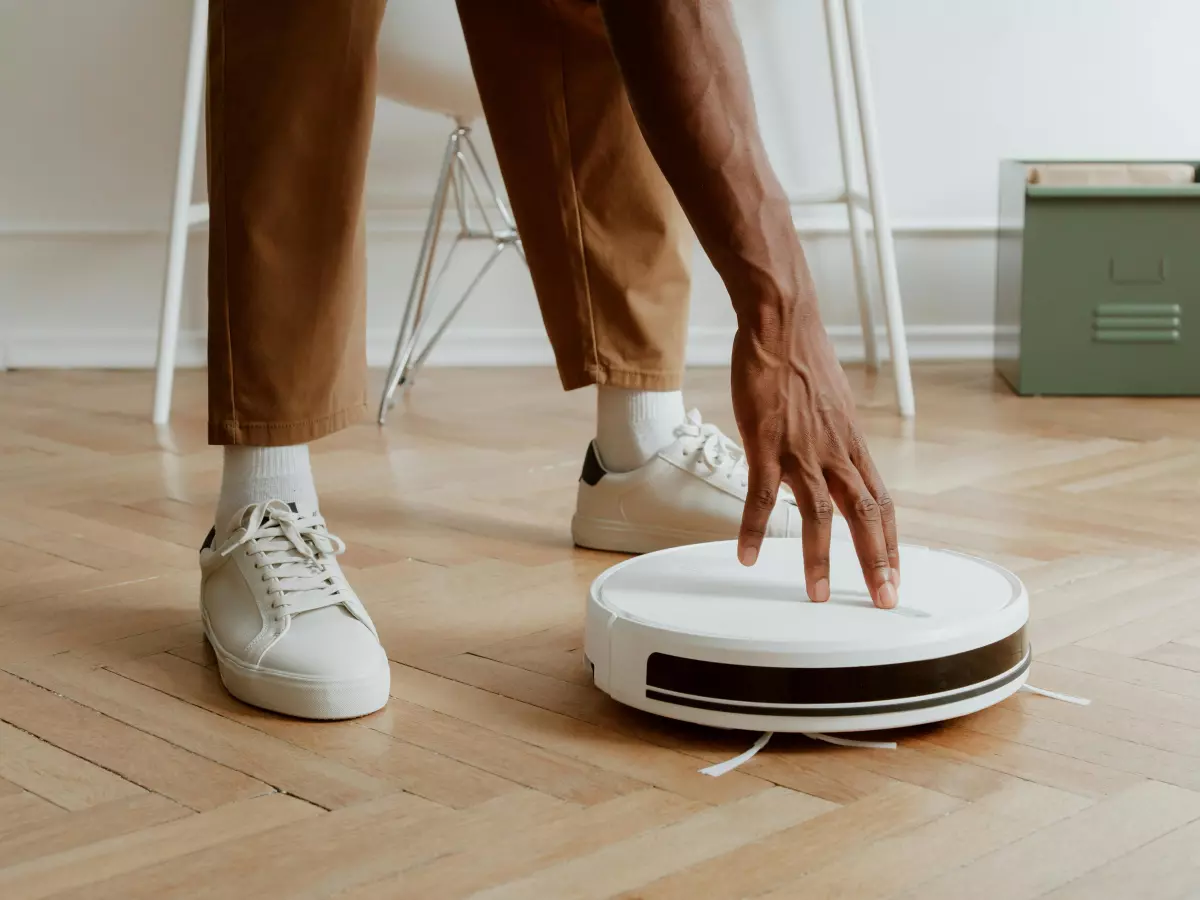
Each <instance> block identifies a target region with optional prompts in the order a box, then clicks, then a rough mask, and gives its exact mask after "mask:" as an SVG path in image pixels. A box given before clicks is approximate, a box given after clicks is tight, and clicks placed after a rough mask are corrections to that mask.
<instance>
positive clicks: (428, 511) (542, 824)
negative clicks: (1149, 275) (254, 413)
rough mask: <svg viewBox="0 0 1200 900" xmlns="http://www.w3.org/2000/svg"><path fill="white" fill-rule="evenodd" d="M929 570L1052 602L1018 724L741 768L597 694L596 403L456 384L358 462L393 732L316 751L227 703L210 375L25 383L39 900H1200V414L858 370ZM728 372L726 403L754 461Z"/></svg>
mask: <svg viewBox="0 0 1200 900" xmlns="http://www.w3.org/2000/svg"><path fill="white" fill-rule="evenodd" d="M853 377H854V379H855V382H856V388H857V389H858V390H859V393H860V396H861V397H862V403H863V407H864V412H863V417H864V421H865V424H866V428H867V431H868V433H869V435H870V438H871V448H872V450H873V452H874V454H875V456H876V459H877V461H878V463H879V465H880V468H881V469H882V471H883V473H884V475H885V478H886V479H887V481H888V484H889V486H890V487H891V489H892V491H893V496H894V497H895V499H896V501H897V504H898V507H899V510H900V523H901V529H902V538H904V539H906V540H909V541H918V542H925V543H929V544H934V545H941V546H950V547H956V548H962V549H966V550H969V551H972V552H975V553H978V554H982V555H986V556H988V557H991V558H993V559H995V560H997V561H999V562H1001V563H1003V564H1004V565H1007V566H1010V567H1012V568H1013V569H1015V570H1017V571H1018V572H1019V573H1020V574H1021V576H1022V577H1023V578H1024V579H1025V581H1026V583H1027V584H1028V586H1029V588H1030V591H1031V593H1032V597H1033V619H1034V622H1033V625H1032V637H1033V641H1034V647H1035V652H1036V654H1037V662H1036V664H1035V666H1034V671H1033V676H1032V678H1031V681H1032V682H1033V683H1035V684H1037V685H1039V686H1041V687H1044V688H1049V689H1053V690H1059V691H1066V692H1069V693H1073V694H1079V695H1083V696H1086V697H1090V698H1092V699H1093V700H1094V701H1095V702H1094V704H1093V705H1092V706H1091V707H1087V708H1081V707H1077V706H1071V705H1067V704H1064V703H1060V702H1056V701H1053V700H1048V699H1043V698H1040V697H1031V696H1025V695H1022V696H1019V697H1016V698H1013V699H1011V700H1009V701H1008V702H1006V703H1004V704H1002V705H1001V706H999V707H997V708H994V709H991V710H989V711H986V712H984V713H981V714H979V715H975V716H972V717H970V718H968V719H966V720H962V721H957V722H953V723H949V724H946V725H942V726H938V727H928V728H921V729H915V730H911V731H907V732H903V733H899V734H897V739H898V740H899V745H900V746H899V749H897V750H895V751H883V750H860V749H842V748H836V747H830V746H826V745H820V744H816V743H813V742H810V741H808V740H806V739H803V738H799V737H792V738H789V737H777V738H776V739H775V740H774V741H772V743H771V744H770V746H769V747H768V749H767V750H766V751H764V753H762V754H761V755H759V756H758V757H757V758H756V759H754V760H753V761H752V762H750V763H749V764H748V765H746V766H745V767H744V768H742V769H740V770H738V771H736V772H733V773H731V774H729V775H727V776H725V777H722V778H717V779H711V778H706V777H703V776H701V775H699V774H697V769H699V768H700V767H702V766H704V765H706V764H707V763H709V762H712V761H716V760H721V759H724V758H727V757H729V756H731V755H733V754H736V753H738V752H740V751H741V750H743V749H745V748H746V746H747V745H748V742H749V740H748V737H747V736H746V735H744V734H736V733H734V734H722V733H719V732H714V731H711V730H705V729H701V728H695V727H690V726H684V725H680V724H676V723H671V722H667V721H663V720H657V719H654V718H652V717H650V716H647V715H642V714H637V713H633V712H631V711H628V710H625V709H622V708H620V707H618V706H617V705H615V704H614V703H612V702H611V701H609V700H608V699H607V698H606V697H604V696H603V695H601V694H600V693H599V692H597V691H596V690H595V689H594V688H592V687H591V686H589V685H588V683H587V682H586V680H585V678H584V676H583V672H582V669H581V655H580V644H581V627H580V626H581V619H582V611H583V601H584V592H585V588H586V586H587V584H588V583H589V581H590V580H591V579H592V578H593V577H594V576H595V575H596V574H597V573H598V572H600V571H601V570H602V569H604V568H605V567H607V566H609V565H611V564H612V563H613V562H614V557H612V556H609V555H605V554H600V553H591V552H583V551H579V550H575V549H573V548H572V546H571V543H570V538H569V532H568V521H569V517H570V513H571V509H572V506H573V503H574V484H575V480H576V477H577V474H578V469H579V465H580V460H581V458H582V454H583V450H584V448H585V445H586V442H587V440H588V438H589V437H590V433H591V412H592V409H591V404H592V402H593V401H592V396H591V393H590V392H587V391H582V392H578V393H577V394H574V395H564V394H562V393H560V392H559V391H558V389H557V385H556V382H555V380H554V378H553V376H552V374H551V373H550V372H549V371H546V370H537V371H512V370H508V371H480V370H477V371H450V370H432V371H430V372H428V373H427V374H426V375H425V377H424V380H423V382H422V383H420V384H419V385H418V387H417V389H416V392H415V394H413V395H412V397H411V398H409V400H408V401H406V403H405V404H403V405H402V406H401V407H398V408H397V409H396V411H395V413H394V414H393V416H392V419H391V421H390V423H389V424H388V426H387V427H386V428H384V429H382V430H380V429H378V428H376V427H375V426H373V425H362V426H360V427H357V428H353V429H350V430H348V431H346V432H344V433H342V434H340V435H337V436H335V437H332V438H330V439H327V440H325V441H322V442H320V443H319V444H317V445H316V447H315V456H314V461H315V467H316V471H317V481H318V485H319V487H320V490H321V497H322V506H323V511H324V513H325V515H326V516H327V518H328V519H329V520H330V522H331V524H332V526H333V528H334V530H335V531H336V532H337V533H338V534H339V535H340V536H341V537H342V538H344V539H345V540H346V541H347V542H348V543H349V545H350V550H349V552H348V553H347V555H346V557H345V562H346V566H347V569H348V571H349V574H350V576H351V579H352V581H353V583H354V585H355V586H356V588H357V590H358V592H359V594H360V595H361V596H362V597H363V598H364V600H365V601H366V602H367V605H368V607H369V608H370V610H371V613H372V614H373V616H374V617H375V621H376V622H377V623H378V625H379V629H380V632H381V634H382V637H383V641H384V644H385V646H386V647H387V649H388V651H389V655H390V656H391V658H392V660H393V661H394V663H393V697H392V700H391V704H390V705H389V707H388V708H387V709H386V710H385V711H383V712H381V713H379V714H377V715H374V716H371V717H369V718H367V719H363V720H361V721H358V722H353V723H339V724H313V723H304V722H297V721H289V720H285V719H282V718H277V717H274V716H271V715H267V714H264V713H260V712H258V711H256V710H253V709H250V708H248V707H245V706H242V705H241V704H239V703H237V702H236V701H234V700H232V699H230V698H229V697H228V696H227V695H226V694H225V693H224V691H223V690H222V688H221V686H220V684H219V682H218V680H217V676H216V674H215V672H214V671H213V667H212V659H211V657H210V656H209V654H208V651H207V649H206V647H205V645H204V643H203V641H202V638H201V632H200V626H199V621H198V616H197V607H196V601H197V596H196V593H197V581H198V577H197V571H196V550H197V547H198V545H199V543H200V541H201V540H202V538H203V536H204V534H205V532H206V531H207V529H208V527H209V524H210V516H211V510H212V506H213V500H214V493H215V491H216V488H217V484H218V479H219V463H220V456H219V454H218V453H216V452H214V451H212V450H210V449H208V448H207V447H206V446H205V441H204V423H203V411H204V385H203V376H202V374H201V373H185V374H184V375H183V376H182V381H181V384H180V386H179V388H178V390H177V394H176V408H177V416H176V422H175V425H174V427H173V430H172V431H170V432H165V433H160V434H156V432H155V430H154V428H153V427H152V426H150V425H149V424H148V423H147V419H148V412H149V408H150V390H151V376H150V375H149V374H145V373H92V372H75V373H38V372H16V373H9V374H7V375H0V720H2V721H0V897H3V898H5V900H17V898H33V897H79V898H88V900H98V898H120V900H130V898H140V897H147V898H155V900H160V898H167V897H213V898H222V900H226V898H242V897H254V898H265V897H286V898H298V897H325V896H330V895H335V894H336V895H338V896H344V897H354V898H361V897H379V898H389V900H391V898H402V897H411V898H422V900H428V898H436V900H441V898H450V897H466V896H481V897H487V898H520V900H526V898H535V900H537V898H548V900H564V898H593V897H595V898H599V897H611V896H622V897H629V898H633V897H638V898H688V900H693V898H705V900H709V898H742V897H759V896H770V897H778V898H804V900H815V898H826V897H829V898H835V897H836V898H853V900H859V898H883V897H906V898H918V897H919V898H922V900H936V898H946V900H963V898H970V900H986V898H997V900H1000V898H1003V900H1019V898H1026V897H1054V898H1061V900H1066V898H1073V900H1076V898H1077V900H1095V898H1107V897H1113V898H1121V900H1128V898H1141V897H1146V898H1155V900H1170V898H1185V897H1187V898H1195V897H1200V552H1197V548H1198V539H1200V510H1198V507H1200V402H1194V401H1187V400H1175V401H1165V400H1143V401H1134V400H1057V399H1020V398H1016V397H1013V396H1011V395H1010V394H1008V393H1007V392H1006V391H1005V390H1003V389H1002V388H1000V387H998V386H997V385H996V384H995V383H994V381H993V379H992V376H991V374H990V372H988V371H987V370H986V369H985V368H983V367H981V366H940V367H932V368H930V367H925V368H919V369H918V373H917V398H918V404H919V414H920V418H919V419H918V420H917V422H916V424H915V426H912V425H905V424H904V423H902V422H900V421H899V420H898V419H896V418H895V417H894V416H893V415H892V414H891V412H890V410H889V409H888V406H887V403H888V399H889V398H888V387H889V386H888V384H887V383H886V382H880V383H878V384H869V383H867V381H866V378H865V376H864V375H862V374H861V373H853ZM726 382H727V375H726V373H723V372H720V371H704V372H697V373H694V375H693V376H692V378H691V382H690V385H691V386H690V390H689V397H688V399H689V401H690V402H692V403H695V404H698V405H700V406H701V407H702V408H703V409H704V410H705V412H706V413H707V414H708V415H709V416H710V417H711V418H713V419H716V420H717V421H719V422H721V423H722V424H723V425H726V426H729V425H731V416H730V411H729V401H728V396H727V389H726Z"/></svg>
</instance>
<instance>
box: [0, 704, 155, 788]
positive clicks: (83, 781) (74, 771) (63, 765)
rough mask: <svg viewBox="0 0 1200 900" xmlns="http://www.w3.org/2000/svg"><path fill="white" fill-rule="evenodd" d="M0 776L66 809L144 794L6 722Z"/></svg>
mask: <svg viewBox="0 0 1200 900" xmlns="http://www.w3.org/2000/svg"><path fill="white" fill-rule="evenodd" d="M0 776H3V777H4V778H6V779H7V780H9V781H11V782H13V783H14V784H19V785H20V786H21V787H23V788H25V789H26V790H28V791H29V792H31V793H33V794H36V795H38V796H39V797H44V798H45V799H46V800H49V801H50V802H51V803H54V804H55V805H57V806H61V807H62V808H63V809H87V808H88V807H89V806H95V805H96V804H97V803H104V802H105V801H108V800H118V799H120V798H121V797H130V796H133V795H135V794H141V793H143V789H142V788H140V787H138V786H137V785H136V784H133V783H132V782H129V781H126V780H125V779H124V778H121V777H120V776H119V775H114V774H113V773H112V772H109V771H108V770H107V769H102V768H100V767H99V766H97V765H95V764H93V763H90V762H88V761H87V760H84V759H80V758H79V757H78V756H72V755H71V754H70V753H67V752H66V751H64V750H60V749H58V748H57V747H55V746H54V745H53V744H48V743H46V742H45V741H43V740H39V739H38V738H37V737H35V736H34V735H32V734H29V733H28V732H25V731H21V730H20V729H19V728H14V727H13V726H11V725H8V724H5V723H4V722H3V721H0Z"/></svg>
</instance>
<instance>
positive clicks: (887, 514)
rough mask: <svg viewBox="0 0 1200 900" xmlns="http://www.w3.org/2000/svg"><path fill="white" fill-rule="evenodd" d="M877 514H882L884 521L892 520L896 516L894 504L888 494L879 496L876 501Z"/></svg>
mask: <svg viewBox="0 0 1200 900" xmlns="http://www.w3.org/2000/svg"><path fill="white" fill-rule="evenodd" d="M876 502H878V504H879V512H880V513H882V515H883V517H884V518H885V519H891V518H894V517H895V515H896V504H894V503H893V502H892V497H891V495H890V494H881V495H880V497H879V499H878V501H876Z"/></svg>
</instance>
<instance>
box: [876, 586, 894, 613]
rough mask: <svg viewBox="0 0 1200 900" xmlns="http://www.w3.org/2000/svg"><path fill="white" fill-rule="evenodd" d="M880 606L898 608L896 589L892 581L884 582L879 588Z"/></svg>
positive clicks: (881, 607)
mask: <svg viewBox="0 0 1200 900" xmlns="http://www.w3.org/2000/svg"><path fill="white" fill-rule="evenodd" d="M879 607H880V609H895V608H896V589H895V588H894V587H892V585H891V584H890V583H889V584H884V585H883V586H882V587H881V588H880V589H879Z"/></svg>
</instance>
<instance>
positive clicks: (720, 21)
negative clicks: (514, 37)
mask: <svg viewBox="0 0 1200 900" xmlns="http://www.w3.org/2000/svg"><path fill="white" fill-rule="evenodd" d="M600 7H601V10H602V12H603V14H604V22H605V26H606V28H607V30H608V34H609V40H610V42H611V44H612V47H613V52H614V53H615V55H616V57H617V61H618V63H619V64H620V67H621V72H622V75H623V77H624V79H625V84H626V89H627V91H628V93H629V97H630V102H631V103H632V105H633V109H634V112H635V114H636V115H637V118H638V123H639V125H640V126H641V129H642V133H643V134H644V136H645V138H646V142H647V143H648V144H649V146H650V149H651V151H652V152H653V154H654V156H655V159H656V160H657V162H658V164H659V167H660V168H661V169H662V171H663V174H664V175H665V176H666V178H667V180H668V181H669V182H670V184H671V187H672V189H673V190H674V192H675V195H676V196H677V197H678V198H679V202H680V204H681V205H682V206H683V208H684V211H685V212H686V214H687V216H688V219H689V220H690V221H691V223H692V227H693V228H694V229H695V231H696V234H697V236H698V237H699V239H700V243H701V244H702V246H703V247H704V250H705V252H706V253H707V254H708V257H709V259H710V260H711V261H712V263H713V265H714V267H715V268H716V269H717V272H718V273H719V274H720V276H721V278H722V280H723V281H724V282H725V285H726V287H727V288H728V290H729V294H730V297H731V298H732V300H733V304H734V308H735V310H736V312H737V315H738V321H739V325H740V326H741V327H743V328H747V329H750V330H752V331H754V332H755V333H758V334H761V336H762V337H764V338H766V337H767V335H766V334H763V332H764V331H770V330H774V329H773V328H771V327H770V326H769V324H767V323H771V322H778V323H779V325H778V326H776V327H780V328H781V329H782V333H780V334H779V335H778V337H779V338H780V339H785V338H786V335H787V333H788V332H790V330H791V327H790V326H791V325H792V323H793V322H794V320H795V318H796V317H797V315H799V316H801V317H805V316H808V315H809V314H811V313H812V311H813V310H815V300H814V292H813V289H812V282H811V278H810V276H809V273H808V267H807V265H806V263H805V260H804V253H803V251H802V250H801V248H800V243H799V241H798V239H797V237H796V233H795V230H794V228H793V226H792V218H791V205H790V204H789V202H788V199H787V196H786V194H785V193H784V191H783V188H782V186H781V185H780V183H779V179H778V178H777V177H776V175H775V172H774V170H773V169H772V167H771V164H770V161H769V160H768V159H767V153H766V149H765V147H764V146H763V142H762V137H761V135H760V134H759V128H758V121H757V117H756V116H755V111H754V100H753V96H752V94H751V89H750V78H749V73H748V71H747V68H746V61H745V56H744V54H743V51H742V46H741V42H740V41H739V39H738V35H737V31H736V28H735V25H734V21H733V14H732V11H731V9H730V6H729V3H728V2H727V0H689V2H678V0H600ZM765 325H766V327H764V326H765Z"/></svg>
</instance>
